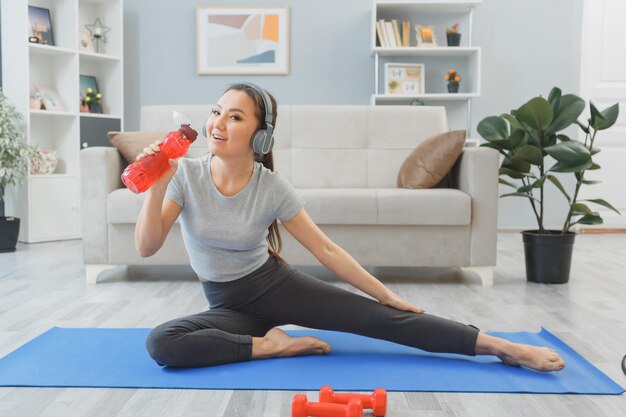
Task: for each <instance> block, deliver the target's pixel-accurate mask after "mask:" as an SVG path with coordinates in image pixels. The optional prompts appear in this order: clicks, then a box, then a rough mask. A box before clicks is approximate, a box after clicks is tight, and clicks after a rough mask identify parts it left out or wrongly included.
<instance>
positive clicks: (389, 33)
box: [385, 21, 398, 48]
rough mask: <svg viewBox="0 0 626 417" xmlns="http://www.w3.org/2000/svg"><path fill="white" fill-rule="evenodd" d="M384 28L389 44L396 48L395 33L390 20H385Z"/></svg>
mask: <svg viewBox="0 0 626 417" xmlns="http://www.w3.org/2000/svg"><path fill="white" fill-rule="evenodd" d="M385 28H386V32H387V39H388V40H389V46H390V47H392V48H396V47H397V46H398V45H396V35H395V34H394V33H393V24H392V23H391V22H387V21H386V22H385Z"/></svg>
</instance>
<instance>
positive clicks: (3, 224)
mask: <svg viewBox="0 0 626 417" xmlns="http://www.w3.org/2000/svg"><path fill="white" fill-rule="evenodd" d="M21 119H22V115H21V114H20V113H18V112H17V110H16V109H15V107H14V106H13V105H12V104H11V103H10V102H9V100H8V99H7V98H6V96H5V95H4V93H3V92H2V90H0V252H14V251H15V247H16V243H17V237H18V235H19V231H20V219H19V218H17V217H5V213H4V202H5V197H6V195H5V191H6V187H7V186H8V185H19V184H20V183H21V182H22V180H23V179H24V178H25V177H26V176H27V175H28V168H29V166H30V162H35V163H39V162H40V160H41V154H40V152H39V148H38V147H37V146H32V145H28V144H27V143H25V142H24V134H23V133H22V131H21V130H20V129H19V127H18V125H19V122H20V120H21Z"/></svg>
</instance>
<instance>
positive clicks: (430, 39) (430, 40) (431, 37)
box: [415, 25, 437, 46]
mask: <svg viewBox="0 0 626 417" xmlns="http://www.w3.org/2000/svg"><path fill="white" fill-rule="evenodd" d="M415 37H416V38H417V46H437V37H436V36H435V27H434V26H420V25H415Z"/></svg>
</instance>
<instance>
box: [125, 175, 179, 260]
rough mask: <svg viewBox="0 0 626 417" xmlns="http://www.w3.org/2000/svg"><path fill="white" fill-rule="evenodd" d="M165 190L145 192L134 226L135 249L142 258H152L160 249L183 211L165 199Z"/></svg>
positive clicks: (156, 189) (155, 189) (153, 189)
mask: <svg viewBox="0 0 626 417" xmlns="http://www.w3.org/2000/svg"><path fill="white" fill-rule="evenodd" d="M166 185H167V184H166ZM166 189H167V187H165V188H164V187H153V188H150V189H149V190H148V191H146V199H145V201H144V203H143V206H142V207H141V211H140V212H139V217H138V218H137V224H136V226H135V248H136V249H137V252H139V255H141V256H142V257H147V256H152V255H154V254H155V253H157V252H158V250H159V249H161V246H163V243H164V242H165V238H166V237H167V234H168V233H169V231H170V229H171V227H172V225H173V224H174V222H175V221H176V218H177V217H178V215H179V214H180V212H181V211H182V209H183V208H182V207H181V206H179V205H178V204H176V203H174V202H173V201H170V200H169V199H165V190H166Z"/></svg>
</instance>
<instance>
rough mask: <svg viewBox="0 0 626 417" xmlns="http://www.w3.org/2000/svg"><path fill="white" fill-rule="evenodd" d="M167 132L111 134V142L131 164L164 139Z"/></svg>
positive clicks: (109, 134)
mask: <svg viewBox="0 0 626 417" xmlns="http://www.w3.org/2000/svg"><path fill="white" fill-rule="evenodd" d="M166 133H167V132H158V131H154V132H109V133H108V134H107V137H108V138H109V142H111V143H112V144H113V146H115V147H116V148H117V150H118V151H119V152H120V153H121V154H122V156H123V157H124V159H126V160H127V161H128V163H129V164H132V163H133V162H135V158H137V155H139V154H140V153H141V152H142V151H143V148H145V147H146V146H148V145H150V144H151V143H152V142H155V141H156V140H157V139H160V138H162V137H163V136H165V135H166Z"/></svg>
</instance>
